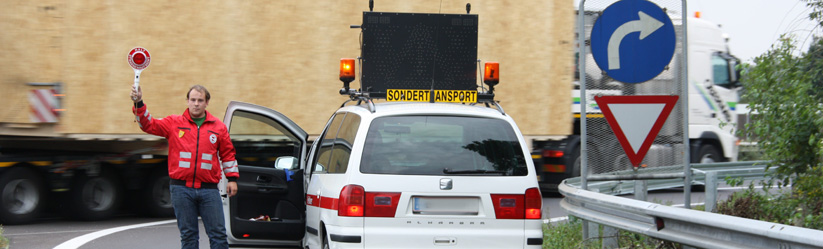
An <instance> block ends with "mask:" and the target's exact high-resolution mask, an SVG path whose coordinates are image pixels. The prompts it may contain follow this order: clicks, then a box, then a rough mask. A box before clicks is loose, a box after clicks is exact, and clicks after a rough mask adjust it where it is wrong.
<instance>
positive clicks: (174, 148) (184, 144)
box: [132, 105, 240, 188]
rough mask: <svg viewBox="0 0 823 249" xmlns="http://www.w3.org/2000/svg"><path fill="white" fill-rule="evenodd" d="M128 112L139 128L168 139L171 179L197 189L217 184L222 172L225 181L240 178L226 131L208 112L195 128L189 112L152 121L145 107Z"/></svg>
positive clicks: (233, 151) (223, 125)
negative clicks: (202, 185)
mask: <svg viewBox="0 0 823 249" xmlns="http://www.w3.org/2000/svg"><path fill="white" fill-rule="evenodd" d="M132 112H134V115H135V117H136V119H137V121H138V122H139V125H140V129H142V130H143V131H144V132H146V133H149V134H153V135H157V136H161V137H165V138H166V140H168V143H169V157H168V162H169V177H170V178H171V179H177V180H182V181H185V182H186V187H191V188H200V187H201V183H217V182H219V181H220V179H221V178H222V173H223V172H225V174H226V178H228V179H229V181H236V180H237V178H238V177H239V176H240V173H239V171H238V169H237V161H236V160H235V159H234V156H235V150H234V145H232V143H231V139H230V138H229V133H228V129H227V128H226V125H225V124H223V122H221V121H220V120H219V119H217V118H215V117H214V116H212V115H211V113H209V112H206V120H205V121H203V124H202V125H201V126H200V127H199V128H198V127H197V124H195V123H194V121H193V120H192V119H191V115H189V109H186V111H185V112H183V115H170V116H168V117H165V118H152V116H151V114H149V112H148V110H147V108H146V106H145V105H142V106H141V107H139V108H136V107H133V108H132ZM218 152H219V153H220V154H217V153H218ZM220 161H222V162H223V163H220Z"/></svg>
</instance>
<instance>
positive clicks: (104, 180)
mask: <svg viewBox="0 0 823 249" xmlns="http://www.w3.org/2000/svg"><path fill="white" fill-rule="evenodd" d="M122 193H123V191H122V189H121V187H120V184H119V183H118V182H117V181H116V177H115V176H114V175H113V174H107V173H106V172H103V174H100V175H97V176H88V175H85V174H81V175H79V176H77V178H75V180H74V182H73V183H72V186H71V190H70V191H69V195H68V201H67V202H66V203H67V204H68V206H69V208H68V210H66V211H68V213H67V215H68V216H70V217H73V218H76V219H80V220H87V221H94V220H103V219H107V218H109V217H111V216H112V215H114V213H115V212H116V211H117V209H118V208H119V207H120V202H121V201H122V199H123V197H122Z"/></svg>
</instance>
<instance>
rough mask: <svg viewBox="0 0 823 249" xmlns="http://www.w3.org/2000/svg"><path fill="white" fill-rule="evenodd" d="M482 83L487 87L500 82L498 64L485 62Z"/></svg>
mask: <svg viewBox="0 0 823 249" xmlns="http://www.w3.org/2000/svg"><path fill="white" fill-rule="evenodd" d="M483 82H484V83H486V84H489V85H497V83H499V82H500V63H497V62H495V61H490V62H486V70H485V71H484V72H483Z"/></svg>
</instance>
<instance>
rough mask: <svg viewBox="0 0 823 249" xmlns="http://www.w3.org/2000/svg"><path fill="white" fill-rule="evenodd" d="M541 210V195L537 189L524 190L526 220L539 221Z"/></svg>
mask: <svg viewBox="0 0 823 249" xmlns="http://www.w3.org/2000/svg"><path fill="white" fill-rule="evenodd" d="M542 210H543V195H541V194H540V190H539V189H538V188H530V189H526V219H540V218H541V217H542V216H543V215H542V213H541V212H542Z"/></svg>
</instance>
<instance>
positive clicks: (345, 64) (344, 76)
mask: <svg viewBox="0 0 823 249" xmlns="http://www.w3.org/2000/svg"><path fill="white" fill-rule="evenodd" d="M340 81H342V82H343V89H342V90H340V94H348V93H349V83H351V82H352V81H354V59H352V58H343V59H340Z"/></svg>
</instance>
